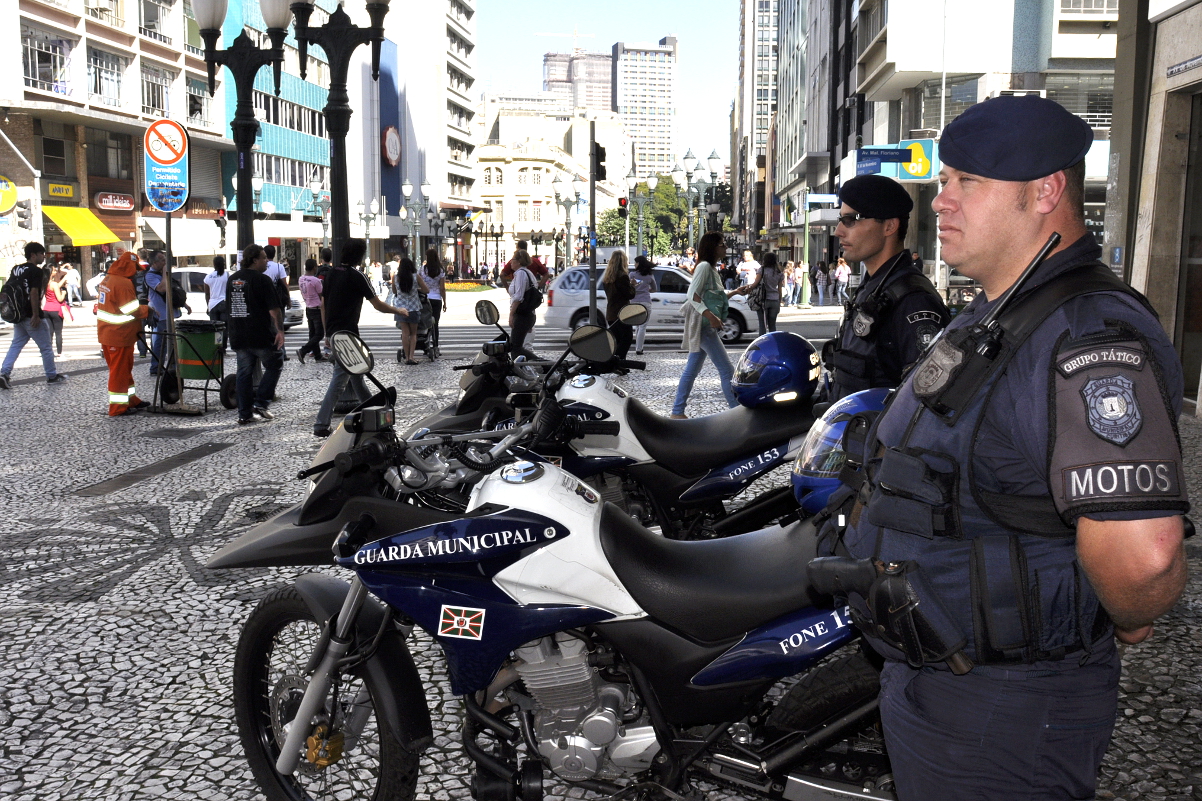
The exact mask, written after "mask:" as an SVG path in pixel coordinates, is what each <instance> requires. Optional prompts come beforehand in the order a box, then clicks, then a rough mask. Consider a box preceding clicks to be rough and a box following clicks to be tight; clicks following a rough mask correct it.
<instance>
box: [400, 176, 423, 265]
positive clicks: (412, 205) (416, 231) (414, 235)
mask: <svg viewBox="0 0 1202 801" xmlns="http://www.w3.org/2000/svg"><path fill="white" fill-rule="evenodd" d="M429 193H430V184H429V183H427V182H426V181H425V180H423V181H422V184H421V187H420V188H419V189H418V193H417V197H416V198H413V184H412V182H410V181H405V183H403V184H401V194H402V195H404V196H405V201H404V206H405V211H406V212H407V213H406V214H405V217H404V219H407V220H408V221H409V231H410V232H411V233H410V236H409V251H410V252H409V258H411V259H413V263H414V264H415V265H416V264H417V260H418V259H419V258H420V257H421V241H420V238H419V237H420V236H421V227H422V218H423V217H424V216H425V214H426V209H428V208H429V207H430V202H429V201H428V200H427V199H426V198H427V196H428V195H429Z"/></svg>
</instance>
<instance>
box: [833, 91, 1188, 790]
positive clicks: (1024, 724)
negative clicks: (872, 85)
mask: <svg viewBox="0 0 1202 801" xmlns="http://www.w3.org/2000/svg"><path fill="white" fill-rule="evenodd" d="M1092 142H1093V133H1092V131H1091V130H1090V127H1089V125H1087V124H1086V123H1085V122H1084V121H1082V120H1081V119H1080V118H1078V117H1075V116H1073V115H1072V114H1070V113H1069V112H1067V111H1066V110H1065V109H1064V108H1063V107H1061V106H1059V105H1058V104H1056V103H1054V102H1052V101H1050V100H1046V99H1042V98H1038V97H1033V96H1027V97H1000V98H996V99H992V100H987V101H985V102H983V103H979V104H977V105H975V106H972V107H970V108H969V109H968V110H967V111H965V112H964V113H963V114H961V115H960V116H959V117H958V118H956V120H955V121H953V122H952V123H951V124H950V125H948V126H947V128H946V129H945V130H944V132H943V138H942V140H941V147H940V150H941V153H940V155H941V158H942V161H943V169H942V170H941V171H940V173H939V180H940V184H941V186H942V190H941V192H940V194H939V195H938V196H937V197H936V199H935V200H934V201H933V203H932V206H933V208H934V210H935V211H936V213H937V214H938V215H939V238H940V240H941V242H942V244H943V257H944V258H945V259H946V260H947V263H948V264H950V265H952V266H954V267H955V268H956V269H958V270H959V271H960V272H961V273H963V274H964V275H967V276H969V277H970V278H973V279H974V280H976V281H978V282H980V284H981V287H982V290H983V291H982V293H981V294H980V295H978V297H977V298H976V299H975V300H974V301H973V302H972V303H971V304H969V306H968V307H967V308H966V309H965V310H964V311H963V313H961V314H960V315H959V316H957V317H956V318H955V320H954V321H953V322H952V323H951V325H950V326H949V327H948V328H947V330H946V331H944V332H943V334H942V336H941V337H940V338H939V339H938V340H937V341H936V342H935V344H934V345H933V346H932V347H931V348H930V349H928V351H927V352H926V354H924V356H923V358H922V359H921V361H920V362H919V363H918V365H917V366H916V367H915V368H914V369H913V371H912V372H910V373H909V374H908V376H907V378H906V380H905V383H904V384H903V385H902V386H901V388H900V389H899V391H898V392H897V394H896V396H895V397H894V399H893V401H892V403H891V404H890V405H889V407H888V408H887V409H886V411H885V412H884V414H883V415H881V417H880V418H879V419H878V420H877V421H876V423H875V427H874V428H872V429H871V430H870V432H869V434H868V436H867V440H866V443H865V446H864V448H863V452H862V453H861V454H859V458H861V459H864V460H865V461H864V469H863V471H862V473H861V475H862V483H861V484H860V486H859V487H858V492H857V494H856V496H855V498H856V500H855V502H854V504H853V505H852V506H851V511H850V514H849V515H848V522H847V526H846V529H845V530H844V531H843V532H842V536H841V541H839V542H837V544H836V547H835V551H836V553H838V554H843V555H844V558H845V559H847V560H848V561H849V562H851V563H854V564H857V565H860V566H865V565H871V567H872V568H873V570H872V571H870V573H869V576H870V578H871V584H870V585H868V584H863V583H861V584H859V585H857V586H856V589H854V590H852V591H850V592H849V593H848V599H849V603H850V605H851V607H852V610H853V616H854V617H855V618H856V619H857V620H858V622H859V625H860V626H861V629H862V630H863V631H864V633H865V635H866V637H867V639H868V641H869V642H870V643H871V644H872V646H873V647H874V648H875V649H876V650H877V651H879V652H880V653H881V654H882V655H883V656H884V657H885V666H884V669H883V671H882V673H881V693H880V710H881V717H882V721H883V723H884V731H885V740H886V745H887V747H888V750H889V755H890V759H891V761H892V766H893V770H894V776H895V778H896V782H897V790H898V795H899V797H900V798H902V799H940V798H956V799H959V798H973V799H1015V798H1039V799H1070V798H1071V799H1077V798H1093V797H1094V786H1095V777H1096V774H1097V770H1098V766H1099V764H1100V763H1101V761H1102V756H1103V755H1104V754H1105V751H1106V748H1107V745H1108V743H1109V741H1110V735H1111V730H1112V728H1113V725H1114V719H1115V712H1116V705H1117V686H1118V680H1119V672H1120V666H1119V657H1118V653H1117V649H1116V645H1115V639H1116V638H1117V639H1118V640H1119V641H1121V642H1124V643H1138V642H1141V641H1143V640H1144V639H1145V638H1147V637H1148V636H1149V635H1150V634H1151V632H1152V624H1153V621H1155V620H1156V618H1157V617H1159V616H1160V615H1163V614H1164V613H1165V612H1167V611H1168V610H1169V609H1170V608H1171V607H1172V606H1173V604H1174V603H1175V602H1176V601H1177V598H1178V597H1179V596H1180V594H1181V591H1182V589H1183V587H1184V585H1185V580H1186V569H1187V568H1186V561H1185V557H1184V552H1183V547H1182V538H1183V533H1184V530H1185V527H1186V521H1185V519H1184V518H1183V515H1184V513H1185V512H1186V511H1188V508H1189V504H1188V501H1187V497H1186V486H1185V476H1184V474H1183V472H1182V463H1181V447H1180V442H1179V439H1178V435H1177V429H1176V420H1177V416H1178V414H1179V413H1180V411H1181V398H1182V383H1183V382H1182V371H1181V365H1180V362H1179V361H1178V358H1177V355H1176V353H1175V351H1174V349H1173V346H1172V344H1171V343H1170V342H1169V339H1168V337H1167V335H1166V334H1165V332H1164V330H1163V329H1162V328H1161V326H1160V324H1159V323H1158V322H1157V319H1156V316H1155V314H1154V313H1153V311H1152V310H1151V309H1150V308H1149V306H1148V304H1147V301H1146V300H1145V299H1144V298H1143V296H1142V295H1140V294H1139V293H1137V292H1136V291H1134V290H1133V289H1131V288H1130V287H1129V286H1127V285H1126V284H1124V283H1123V282H1122V281H1120V280H1118V279H1117V278H1115V277H1114V275H1113V273H1111V272H1109V271H1108V270H1107V269H1106V268H1105V267H1104V266H1103V265H1102V264H1101V263H1100V262H1099V257H1100V255H1101V249H1100V248H1099V246H1098V244H1097V243H1096V242H1095V241H1094V239H1093V236H1092V235H1091V234H1090V233H1089V232H1088V231H1087V230H1086V228H1085V223H1084V216H1083V202H1082V200H1083V194H1084V175H1085V170H1084V158H1085V154H1086V152H1087V151H1088V150H1089V148H1090V145H1091V144H1092ZM1053 234H1059V239H1058V240H1057V238H1056V237H1054V236H1053ZM1041 250H1042V251H1045V253H1047V254H1050V255H1046V258H1045V259H1044V260H1042V262H1040V260H1039V258H1038V255H1039V254H1040V252H1041ZM1016 285H1017V286H1016ZM1010 290H1013V291H1010ZM819 561H821V560H819ZM836 561H837V560H836ZM817 564H818V563H817V562H816V563H812V565H811V575H813V574H814V572H815V567H816V565H817Z"/></svg>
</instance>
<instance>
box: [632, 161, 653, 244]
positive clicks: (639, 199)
mask: <svg viewBox="0 0 1202 801" xmlns="http://www.w3.org/2000/svg"><path fill="white" fill-rule="evenodd" d="M644 183H645V184H647V194H646V195H644V194H643V193H642V192H639V191H638V190H637V187H638V184H639V179H638V178H636V177H635V175H634V168H633V167H631V168H630V174H629V175H627V176H626V189H627V190H628V192H633V193H634V194H633V195H632V196H630V202H631V203H633V204H634V205H635V206H637V207H638V210H639V248H638V254H639V255H640V256H641V255H642V253H643V209H644V207H645V206H646V205H647V204H648V203H650V202H651V201H652V200H653V198H652V196H651V193H653V192H655V187H657V186H658V185H659V176H658V175H656V174H655V173H652V174H651V175H648V176H647V178H646V180H645V181H644Z"/></svg>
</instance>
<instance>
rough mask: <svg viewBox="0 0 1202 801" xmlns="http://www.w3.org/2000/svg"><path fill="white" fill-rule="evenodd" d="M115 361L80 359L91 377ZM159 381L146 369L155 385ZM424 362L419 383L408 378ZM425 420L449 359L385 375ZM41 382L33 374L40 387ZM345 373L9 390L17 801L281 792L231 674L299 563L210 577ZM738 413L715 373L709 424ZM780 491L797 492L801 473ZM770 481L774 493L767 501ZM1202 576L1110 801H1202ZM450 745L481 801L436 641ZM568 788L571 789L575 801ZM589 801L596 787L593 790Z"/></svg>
mask: <svg viewBox="0 0 1202 801" xmlns="http://www.w3.org/2000/svg"><path fill="white" fill-rule="evenodd" d="M649 356H650V366H649V369H648V370H647V371H646V373H641V374H640V373H635V374H632V375H630V376H628V377H627V378H626V379H623V383H624V385H625V386H627V387H628V388H629V389H630V390H631V391H633V392H634V393H635V394H637V395H638V396H639V397H640V398H642V399H644V400H646V401H647V402H648V403H650V404H651V405H652V406H653V407H654V408H656V409H657V410H659V411H661V412H665V413H666V411H667V409H668V407H669V405H670V402H671V398H672V395H673V393H674V390H675V386H676V379H677V377H678V375H679V372H680V370H681V368H682V366H683V363H684V358H685V356H684V354H679V353H674V352H660V353H655V354H649ZM97 365H99V361H96V362H88V361H80V362H79V363H78V366H79V367H85V368H86V367H88V366H97ZM145 370H146V367H145V365H144V364H140V365H139V366H138V368H137V378H138V380H139V382H142V381H144V375H145ZM402 370H403V372H402ZM379 372H380V378H381V380H384V381H387V382H395V383H396V384H397V386H398V387H399V388H400V390H401V395H402V397H403V398H405V403H404V404H403V409H402V410H401V413H402V414H403V415H405V416H406V417H407V418H408V419H411V420H415V419H418V418H419V417H420V416H422V415H424V414H427V413H429V412H431V411H433V410H435V409H436V408H439V407H441V406H442V405H445V404H446V403H447V402H449V401H450V400H451V399H453V397H454V395H455V391H454V390H453V387H454V386H455V385H456V383H457V378H458V374H457V373H456V374H452V373H451V372H450V364H448V363H445V362H440V363H435V364H423V365H421V366H418V367H409V368H400V367H398V366H397V365H396V364H394V363H392V362H391V361H388V362H387V363H384V364H382V365H381V367H380V369H379ZM39 376H40V368H38V367H36V366H34V367H25V368H19V369H18V370H17V371H16V372H15V374H14V376H13V377H14V378H15V379H21V378H38V377H39ZM327 380H328V372H327V370H326V368H325V367H324V366H318V365H314V364H309V365H305V366H302V365H299V364H297V362H296V361H291V362H289V363H288V364H287V365H286V367H285V373H284V378H283V380H282V381H281V384H280V389H279V394H280V396H281V398H282V399H281V401H280V402H279V403H277V404H275V405H274V406H273V407H272V409H273V411H274V412H276V414H277V419H275V420H273V421H271V422H267V423H262V424H259V425H255V426H245V427H240V426H237V425H236V424H235V414H234V413H233V412H228V411H225V410H218V411H214V412H211V413H210V414H208V415H205V416H203V417H195V418H188V417H168V416H151V415H139V416H136V417H133V418H121V419H116V420H109V419H107V417H105V415H104V413H103V397H104V373H103V372H98V373H92V374H79V375H78V376H77V377H75V378H73V379H72V380H71V381H70V382H69V383H68V384H66V385H56V386H47V385H46V384H45V383H44V382H43V381H41V380H35V381H33V382H31V383H28V384H22V385H18V386H16V387H14V389H13V390H12V391H11V392H3V393H0V419H4V421H5V425H4V438H5V446H4V451H3V453H4V458H3V459H0V513H2V514H3V519H4V520H5V521H6V522H5V525H4V527H3V535H2V538H0V541H2V542H3V546H4V547H3V550H0V642H3V643H4V648H3V659H2V660H0V731H3V732H4V737H3V738H2V739H0V797H4V798H12V799H14V800H16V799H20V800H21V801H26V800H28V801H35V800H36V801H59V799H68V798H69V799H71V800H72V801H82V800H83V799H104V800H105V801H126V800H127V799H157V798H164V799H169V798H180V799H222V800H224V799H234V800H236V801H241V800H243V799H247V800H249V799H257V798H261V795H260V794H259V793H258V791H257V789H256V787H255V785H254V783H253V781H252V780H251V778H250V775H249V772H248V770H247V769H246V767H245V761H244V759H243V756H242V750H241V747H240V745H239V743H238V738H237V734H236V731H235V729H234V726H233V709H232V704H231V698H230V684H231V680H230V676H231V670H232V663H233V653H234V647H235V643H236V640H237V636H238V630H239V628H240V626H241V624H242V622H243V621H244V620H245V618H246V616H247V615H248V614H249V613H250V611H251V609H252V608H253V606H254V603H255V602H256V600H257V599H258V598H259V597H261V596H262V595H263V594H265V592H266V591H267V589H268V588H269V587H271V586H273V585H276V584H278V583H281V582H285V581H287V580H289V579H290V578H292V577H293V576H294V575H295V574H296V573H297V572H298V571H295V570H283V569H279V570H275V569H273V570H268V569H263V570H239V571H232V572H210V571H206V570H204V569H203V568H202V567H201V565H203V563H204V561H205V560H206V559H207V558H208V556H209V555H210V554H212V553H213V552H214V551H215V550H216V549H217V548H218V547H220V546H221V545H222V544H224V543H225V542H228V541H229V540H230V539H231V538H233V537H234V536H236V535H238V534H239V533H241V532H242V531H243V530H245V529H246V528H247V527H249V526H250V525H252V524H254V523H255V522H257V521H259V520H262V519H264V518H265V517H267V516H269V515H271V514H273V513H274V512H276V511H277V510H279V509H282V508H284V507H286V506H288V505H290V504H292V503H295V502H296V501H297V500H299V498H300V496H301V492H302V482H300V481H295V480H292V479H291V478H290V477H291V476H293V475H295V473H296V471H297V470H299V469H302V468H303V467H305V466H306V465H307V463H308V461H309V459H310V458H311V456H312V454H313V452H314V450H315V447H316V443H315V441H314V439H313V438H312V436H311V435H310V433H309V432H310V429H311V425H312V417H313V413H314V409H315V404H316V402H317V399H319V398H320V396H321V394H322V392H324V389H325V386H326V381H327ZM720 403H721V394H720V392H719V391H718V386H717V380H716V377H715V375H714V373H713V371H712V367H707V368H706V369H705V370H704V371H703V373H702V377H701V379H699V381H698V383H697V387H696V389H695V392H694V400H693V403H692V404H691V405H690V409H689V412H690V413H691V414H700V413H705V412H711V411H717V410H718V408H719V407H720ZM1182 433H1183V437H1184V439H1185V441H1186V449H1187V450H1186V452H1187V464H1188V465H1189V479H1190V482H1191V490H1192V492H1193V496H1194V497H1195V498H1199V497H1202V470H1200V469H1199V465H1200V463H1202V462H1200V460H1199V455H1200V453H1202V423H1199V422H1198V421H1195V420H1193V419H1187V420H1183V422H1182ZM205 445H210V446H213V447H216V446H218V445H225V446H227V447H225V448H224V449H223V450H220V451H219V452H216V453H213V454H211V455H207V456H204V457H203V458H199V459H197V460H195V461H192V462H190V463H188V464H185V465H182V466H179V467H176V468H174V469H164V470H163V471H162V472H160V474H158V475H150V476H149V477H147V478H145V480H142V481H139V482H137V483H132V484H130V485H129V486H127V487H125V488H123V489H119V490H115V491H112V492H109V493H108V494H100V495H97V494H89V493H95V492H98V490H96V489H92V490H89V488H94V487H95V485H97V483H98V482H102V481H106V480H109V479H113V478H115V477H117V476H120V475H123V474H126V473H128V472H129V471H131V470H134V469H135V468H141V467H144V466H146V465H149V464H152V463H156V462H158V461H160V460H163V459H165V458H167V457H171V456H175V455H178V454H183V453H185V452H189V451H191V450H192V449H195V448H197V447H200V446H205ZM767 480H768V481H769V482H779V481H783V480H785V473H784V471H783V470H781V471H777V473H776V474H774V475H773V476H772V477H770V478H769V479H767ZM754 489H755V488H753V491H754ZM1190 554H1191V557H1192V558H1191V564H1192V566H1193V568H1194V578H1193V579H1192V580H1191V583H1190V587H1189V590H1188V591H1187V594H1186V596H1185V598H1184V599H1183V600H1182V601H1181V603H1180V604H1179V605H1178V606H1177V608H1176V609H1175V610H1173V612H1172V613H1170V614H1169V615H1168V616H1167V617H1166V618H1165V619H1164V621H1163V622H1162V623H1161V624H1160V625H1159V626H1158V627H1157V632H1156V635H1155V637H1154V638H1153V639H1152V640H1151V641H1150V642H1149V643H1147V644H1145V645H1142V646H1140V647H1137V648H1132V649H1130V650H1128V651H1127V653H1126V655H1125V658H1124V665H1125V672H1124V676H1123V684H1122V689H1123V697H1122V700H1121V701H1120V718H1121V719H1120V721H1119V724H1118V728H1117V730H1116V733H1115V739H1114V743H1113V745H1112V747H1111V750H1110V753H1109V755H1108V756H1107V758H1106V762H1105V764H1104V767H1103V771H1102V788H1103V789H1102V791H1101V792H1100V794H1099V797H1102V798H1122V799H1137V798H1138V799H1141V801H1142V800H1143V799H1162V798H1173V799H1185V798H1200V799H1202V737H1200V736H1199V734H1200V732H1202V679H1199V676H1202V643H1200V642H1199V617H1200V616H1202V584H1200V582H1202V579H1200V578H1199V575H1200V564H1199V557H1200V556H1202V548H1200V547H1199V546H1195V545H1192V544H1191V546H1190ZM414 647H415V650H416V652H417V654H416V655H417V660H418V664H419V669H420V670H421V672H422V675H423V678H424V679H426V680H427V688H428V698H429V700H430V706H431V711H432V712H433V715H434V722H435V728H436V731H437V732H438V736H437V740H436V743H435V748H434V752H433V753H432V754H430V755H429V757H428V758H427V759H426V760H425V762H424V763H423V764H424V767H423V777H422V786H421V796H420V797H422V798H433V799H436V801H447V799H451V798H466V797H467V795H468V794H467V789H466V775H467V770H466V761H465V760H464V759H463V758H462V757H461V756H460V752H459V745H458V734H457V731H458V725H459V722H458V711H459V710H458V702H457V700H456V699H454V698H452V697H451V696H450V695H449V688H448V687H447V686H446V684H445V683H443V682H442V681H440V680H439V677H440V676H441V675H442V671H443V666H442V662H441V659H440V657H439V655H438V653H437V649H436V647H435V646H434V644H433V643H432V642H431V641H430V640H429V639H428V638H426V637H424V636H419V637H418V638H417V639H416V642H415V644H414ZM563 794H565V789H564V788H555V790H554V791H553V793H552V797H557V796H559V797H561V796H562V795H563ZM571 794H572V795H574V796H575V795H579V794H580V793H579V791H576V790H573V791H571Z"/></svg>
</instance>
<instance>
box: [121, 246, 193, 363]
mask: <svg viewBox="0 0 1202 801" xmlns="http://www.w3.org/2000/svg"><path fill="white" fill-rule="evenodd" d="M165 278H166V279H167V280H169V281H171V282H172V284H171V306H172V308H173V310H174V312H175V317H177V318H178V317H179V316H181V315H182V314H183V312H182V311H181V309H187V310H188V314H191V313H192V307H191V306H189V305H188V295H187V293H186V291H185V290H184V287H183V285H182V284H180V283H179V281H177V280H176V279H175V278H173V277H172V276H171V268H170V267H168V265H167V254H166V253H164V252H163V251H161V250H155V251H151V253H150V269H149V270H147V271H146V279H145V280H146V290H147V292H146V294H147V295H148V300H149V303H150V310H151V311H152V312H154V316H155V323H154V334H153V335H152V336H151V338H150V374H151V375H158V373H159V371H160V370H165V369H166V368H165V367H163V366H162V360H163V342H164V341H165V340H166V338H167V282H166V281H165V280H164V279H165ZM134 289H135V290H136V289H137V286H136V284H135V287H134Z"/></svg>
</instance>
